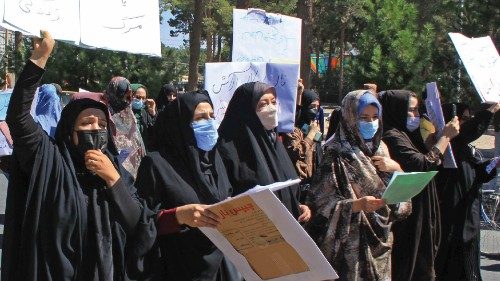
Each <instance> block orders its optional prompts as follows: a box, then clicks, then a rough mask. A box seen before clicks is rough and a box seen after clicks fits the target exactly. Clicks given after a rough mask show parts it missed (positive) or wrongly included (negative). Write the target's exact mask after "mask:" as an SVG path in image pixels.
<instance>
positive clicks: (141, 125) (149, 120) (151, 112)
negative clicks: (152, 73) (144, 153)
mask: <svg viewBox="0 0 500 281" xmlns="http://www.w3.org/2000/svg"><path fill="white" fill-rule="evenodd" d="M130 86H131V88H132V111H133V112H134V115H135V118H136V121H137V128H138V130H139V132H140V133H141V137H142V141H143V142H144V146H145V147H146V150H148V151H149V150H151V148H152V141H153V139H154V124H155V120H156V103H155V101H154V100H153V99H148V92H147V89H146V87H145V86H144V85H142V84H131V85H130Z"/></svg>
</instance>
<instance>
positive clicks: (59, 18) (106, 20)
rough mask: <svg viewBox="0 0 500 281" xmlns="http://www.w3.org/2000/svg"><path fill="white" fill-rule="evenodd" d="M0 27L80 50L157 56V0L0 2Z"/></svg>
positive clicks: (158, 39)
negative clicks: (42, 36)
mask: <svg viewBox="0 0 500 281" xmlns="http://www.w3.org/2000/svg"><path fill="white" fill-rule="evenodd" d="M0 7H1V8H0V15H1V16H2V20H1V21H0V22H1V23H2V24H1V26H2V27H4V28H7V29H10V30H14V31H20V32H22V33H24V34H25V35H28V36H40V30H47V31H49V32H50V33H51V35H52V37H53V38H54V39H57V40H61V41H66V42H68V43H71V44H74V45H77V46H80V47H84V48H102V49H107V50H113V51H124V52H129V53H135V54H145V55H151V56H161V42H160V23H159V2H158V0H152V1H141V0H127V1H124V0H109V1H99V0H84V1H80V0H51V1H47V0H20V1H5V0H0Z"/></svg>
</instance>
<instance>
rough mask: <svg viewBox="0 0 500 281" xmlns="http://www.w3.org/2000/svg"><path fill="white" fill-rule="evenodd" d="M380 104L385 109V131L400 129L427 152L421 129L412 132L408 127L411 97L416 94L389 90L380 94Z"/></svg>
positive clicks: (383, 117) (414, 143)
mask: <svg viewBox="0 0 500 281" xmlns="http://www.w3.org/2000/svg"><path fill="white" fill-rule="evenodd" d="M378 97H379V101H380V104H382V108H383V109H384V110H383V112H382V123H383V124H384V132H387V131H390V130H398V131H401V132H402V133H404V134H405V135H406V136H407V137H408V138H409V139H410V141H411V142H412V143H413V145H415V147H416V148H417V149H418V150H419V151H420V152H421V153H427V152H428V149H427V148H426V146H425V144H424V140H423V139H422V135H421V134H420V130H418V129H417V130H415V131H413V132H410V131H409V130H408V129H407V128H406V121H407V119H408V108H409V106H410V98H411V97H414V98H416V95H415V94H414V93H413V92H411V91H408V90H387V91H383V92H380V93H379V94H378Z"/></svg>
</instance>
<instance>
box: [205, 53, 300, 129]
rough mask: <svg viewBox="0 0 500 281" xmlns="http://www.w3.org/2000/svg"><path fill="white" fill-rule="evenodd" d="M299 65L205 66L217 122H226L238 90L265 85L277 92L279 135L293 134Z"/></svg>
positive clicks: (243, 64) (237, 64) (248, 64)
mask: <svg viewBox="0 0 500 281" xmlns="http://www.w3.org/2000/svg"><path fill="white" fill-rule="evenodd" d="M298 75H299V65H297V64H276V63H249V62H239V63H238V62H222V63H207V64H205V90H207V91H208V93H209V94H210V98H211V99H212V102H213V104H214V112H215V118H217V120H219V121H222V119H223V118H224V114H225V113H226V109H227V106H228V104H229V101H230V100H231V97H232V96H233V94H234V91H235V90H236V88H238V86H240V85H242V84H244V83H247V82H256V81H260V82H264V83H267V84H270V85H272V86H274V87H275V88H276V93H277V96H278V98H277V99H278V118H279V123H278V131H280V132H291V131H293V128H294V123H295V101H296V99H297V83H298V81H297V77H298Z"/></svg>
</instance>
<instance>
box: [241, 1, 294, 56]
mask: <svg viewBox="0 0 500 281" xmlns="http://www.w3.org/2000/svg"><path fill="white" fill-rule="evenodd" d="M301 35H302V20H301V19H299V18H294V17H290V16H284V15H279V14H272V13H266V11H264V10H258V9H248V10H242V9H234V10H233V56H232V61H233V62H272V63H294V64H299V63H300V42H301Z"/></svg>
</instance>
